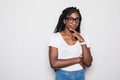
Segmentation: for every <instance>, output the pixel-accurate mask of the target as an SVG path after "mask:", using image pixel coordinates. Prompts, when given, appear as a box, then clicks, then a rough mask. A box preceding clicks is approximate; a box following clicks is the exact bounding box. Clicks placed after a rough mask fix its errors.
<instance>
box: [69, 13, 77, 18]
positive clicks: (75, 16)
mask: <svg viewBox="0 0 120 80" xmlns="http://www.w3.org/2000/svg"><path fill="white" fill-rule="evenodd" d="M68 17H73V18H78V17H79V14H78V13H77V12H73V13H72V14H70V15H69V16H68Z"/></svg>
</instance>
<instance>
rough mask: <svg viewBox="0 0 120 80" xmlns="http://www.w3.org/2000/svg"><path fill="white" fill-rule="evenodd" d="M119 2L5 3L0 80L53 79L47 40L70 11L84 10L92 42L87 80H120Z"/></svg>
mask: <svg viewBox="0 0 120 80" xmlns="http://www.w3.org/2000/svg"><path fill="white" fill-rule="evenodd" d="M119 5H120V1H119V0H0V80H54V77H55V74H54V71H53V70H52V69H51V67H50V65H49V59H48V46H47V44H48V39H49V36H50V34H51V33H52V32H53V30H54V28H55V26H56V24H57V21H58V18H59V15H60V14H61V12H62V10H63V9H64V8H66V7H68V6H76V7H78V8H79V9H80V11H81V14H82V17H83V20H82V25H81V29H82V32H83V33H86V34H87V35H88V37H89V40H90V43H91V52H92V55H93V64H92V66H91V67H90V68H88V69H87V70H86V73H85V76H86V80H120V69H119V68H120V63H119V58H120V42H119V41H120V36H119V34H120V6H119Z"/></svg>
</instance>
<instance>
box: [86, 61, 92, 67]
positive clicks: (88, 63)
mask: <svg viewBox="0 0 120 80" xmlns="http://www.w3.org/2000/svg"><path fill="white" fill-rule="evenodd" d="M84 64H85V66H86V67H90V66H91V65H92V60H89V61H84Z"/></svg>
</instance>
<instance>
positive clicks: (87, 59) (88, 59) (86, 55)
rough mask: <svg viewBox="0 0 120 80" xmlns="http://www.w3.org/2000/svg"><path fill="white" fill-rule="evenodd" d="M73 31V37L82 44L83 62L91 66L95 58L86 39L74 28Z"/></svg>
mask: <svg viewBox="0 0 120 80" xmlns="http://www.w3.org/2000/svg"><path fill="white" fill-rule="evenodd" d="M73 32H74V33H73V37H76V38H77V39H78V41H79V42H80V43H81V46H82V56H83V63H84V65H85V66H87V67H90V66H91V64H92V60H93V58H92V55H91V51H90V48H89V47H87V44H86V43H85V39H84V38H83V37H82V36H81V35H80V34H79V33H78V32H77V31H75V30H73Z"/></svg>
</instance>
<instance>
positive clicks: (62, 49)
mask: <svg viewBox="0 0 120 80" xmlns="http://www.w3.org/2000/svg"><path fill="white" fill-rule="evenodd" d="M81 36H82V37H83V38H84V39H85V42H86V45H87V47H90V46H89V41H88V39H87V38H86V37H85V36H83V35H81ZM48 46H53V47H56V48H57V49H58V59H69V58H73V57H80V56H82V47H81V45H80V42H79V41H77V42H76V43H75V44H74V45H68V44H67V43H66V42H65V41H64V39H63V37H62V35H61V34H60V33H59V32H58V33H53V34H52V35H51V36H50V40H49V43H48ZM60 69H62V70H66V71H76V70H81V69H83V68H82V66H81V65H80V64H74V65H71V66H68V67H64V68H60Z"/></svg>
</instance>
